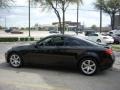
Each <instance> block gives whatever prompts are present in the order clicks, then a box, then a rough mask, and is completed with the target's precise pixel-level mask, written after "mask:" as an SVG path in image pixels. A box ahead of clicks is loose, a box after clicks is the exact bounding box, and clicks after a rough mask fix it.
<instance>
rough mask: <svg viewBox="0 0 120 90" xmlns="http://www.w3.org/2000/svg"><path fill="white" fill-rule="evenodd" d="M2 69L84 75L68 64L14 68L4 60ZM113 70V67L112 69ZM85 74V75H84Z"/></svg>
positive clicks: (98, 74) (99, 74) (104, 73)
mask: <svg viewBox="0 0 120 90" xmlns="http://www.w3.org/2000/svg"><path fill="white" fill-rule="evenodd" d="M0 69H6V70H13V71H16V72H18V73H20V72H28V71H29V70H30V72H32V71H41V70H42V71H49V72H50V71H51V72H59V73H67V74H68V73H71V74H79V75H83V74H82V73H80V71H79V70H78V69H77V68H73V67H67V66H64V67H63V66H49V65H32V64H29V65H24V66H22V67H21V68H12V67H11V66H10V65H9V64H8V63H6V62H3V63H0ZM110 70H111V69H110ZM106 74H107V73H106V71H102V72H100V73H97V74H96V75H94V76H101V75H106ZM83 76H85V75H83Z"/></svg>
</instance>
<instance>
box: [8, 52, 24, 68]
mask: <svg viewBox="0 0 120 90" xmlns="http://www.w3.org/2000/svg"><path fill="white" fill-rule="evenodd" d="M8 59H9V64H10V65H11V66H12V67H14V68H18V67H21V66H22V64H23V63H22V58H21V57H20V55H18V54H16V53H13V54H11V55H10V56H9V58H8Z"/></svg>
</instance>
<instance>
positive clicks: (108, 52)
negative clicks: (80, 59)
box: [105, 49, 113, 55]
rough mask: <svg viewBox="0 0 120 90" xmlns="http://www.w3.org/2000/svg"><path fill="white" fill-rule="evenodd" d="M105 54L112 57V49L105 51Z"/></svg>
mask: <svg viewBox="0 0 120 90" xmlns="http://www.w3.org/2000/svg"><path fill="white" fill-rule="evenodd" d="M105 53H106V54H109V55H112V53H113V51H112V49H106V50H105Z"/></svg>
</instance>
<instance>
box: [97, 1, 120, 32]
mask: <svg viewBox="0 0 120 90" xmlns="http://www.w3.org/2000/svg"><path fill="white" fill-rule="evenodd" d="M95 7H96V8H97V9H99V10H100V9H101V8H102V10H103V12H104V13H107V14H109V15H110V18H111V27H112V30H114V29H115V15H116V13H118V11H119V9H120V0H97V1H96V3H95Z"/></svg>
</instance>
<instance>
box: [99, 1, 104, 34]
mask: <svg viewBox="0 0 120 90" xmlns="http://www.w3.org/2000/svg"><path fill="white" fill-rule="evenodd" d="M102 4H103V0H101V6H100V33H101V32H102Z"/></svg>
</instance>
